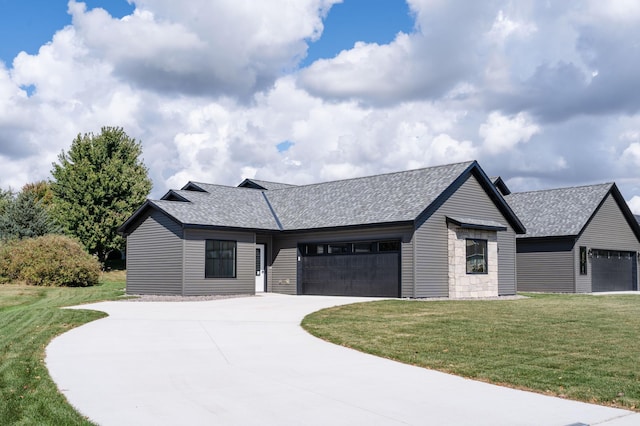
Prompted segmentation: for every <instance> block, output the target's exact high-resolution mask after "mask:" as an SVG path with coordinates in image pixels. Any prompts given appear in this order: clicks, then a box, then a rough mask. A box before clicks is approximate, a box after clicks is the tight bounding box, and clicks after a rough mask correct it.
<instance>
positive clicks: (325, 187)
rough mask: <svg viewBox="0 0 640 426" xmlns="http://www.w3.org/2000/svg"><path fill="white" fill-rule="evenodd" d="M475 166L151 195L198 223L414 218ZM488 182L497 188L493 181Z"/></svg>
mask: <svg viewBox="0 0 640 426" xmlns="http://www.w3.org/2000/svg"><path fill="white" fill-rule="evenodd" d="M472 170H477V171H478V173H479V175H483V176H484V173H483V172H482V171H481V169H480V167H479V166H478V164H477V163H476V162H475V161H469V162H464V163H457V164H450V165H445V166H437V167H430V168H425V169H418V170H410V171H404V172H397V173H389V174H383V175H376V176H369V177H362V178H355V179H347V180H339V181H332V182H325V183H318V184H312V185H304V186H293V185H291V186H287V185H286V184H284V185H283V186H282V187H281V188H280V189H269V190H257V189H251V188H244V187H230V186H223V185H213V184H207V183H199V182H189V183H188V184H187V185H185V186H184V187H183V190H179V191H171V194H173V195H172V198H173V199H186V200H188V201H189V202H184V201H170V199H171V198H170V199H168V200H158V201H151V200H150V201H148V205H150V206H152V207H155V208H158V209H160V210H162V211H164V212H165V213H166V214H168V215H170V216H171V217H173V218H174V219H175V220H176V221H178V222H180V223H182V224H184V225H193V226H216V227H234V228H246V229H264V230H304V229H317V228H333V227H345V226H357V225H373V224H384V223H398V222H411V221H414V220H415V219H416V218H417V217H418V216H419V215H420V214H421V213H422V212H423V211H424V210H425V209H427V208H428V207H430V206H431V205H432V203H434V201H435V200H436V199H438V197H440V196H441V195H443V193H444V192H445V191H446V190H447V189H448V188H449V187H451V186H452V185H453V184H454V182H456V180H457V179H458V178H460V177H461V176H462V175H464V174H465V173H467V172H470V171H472ZM254 182H257V183H259V184H262V183H267V182H265V181H255V180H254ZM487 186H488V187H489V188H490V190H493V187H492V186H491V185H490V183H489V182H488V181H487ZM184 188H188V189H189V190H185V189H184ZM201 191H204V192H201ZM495 195H496V196H497V197H499V195H498V193H497V192H495ZM496 202H497V203H498V204H500V203H501V206H502V207H501V208H502V209H503V210H504V211H505V215H506V217H508V219H507V220H509V221H510V222H513V223H514V224H515V227H516V228H517V229H520V228H521V227H522V225H521V224H520V222H519V221H518V218H516V217H515V216H514V215H513V214H512V212H511V210H510V209H509V207H508V206H507V204H506V203H505V202H504V201H503V200H501V199H497V200H496ZM136 214H137V213H136ZM134 216H135V214H134ZM130 223H133V221H132V220H131V219H130V220H128V221H127V223H125V224H124V225H123V226H122V227H121V230H122V232H125V230H126V229H127V228H128V226H129V224H130ZM519 232H522V231H519Z"/></svg>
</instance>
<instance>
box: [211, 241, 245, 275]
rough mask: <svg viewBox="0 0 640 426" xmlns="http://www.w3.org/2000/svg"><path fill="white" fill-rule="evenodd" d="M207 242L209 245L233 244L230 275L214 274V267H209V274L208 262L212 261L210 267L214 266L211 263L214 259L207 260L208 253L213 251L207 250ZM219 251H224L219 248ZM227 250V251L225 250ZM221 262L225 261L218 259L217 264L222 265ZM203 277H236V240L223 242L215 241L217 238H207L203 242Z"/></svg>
mask: <svg viewBox="0 0 640 426" xmlns="http://www.w3.org/2000/svg"><path fill="white" fill-rule="evenodd" d="M209 242H211V243H214V244H215V243H216V242H217V243H233V257H232V263H233V270H232V274H231V275H227V274H214V272H215V271H214V270H213V269H214V267H213V266H212V267H211V272H209V269H210V268H208V267H207V265H208V263H209V261H210V260H211V261H212V265H214V264H215V263H214V262H213V261H214V260H215V258H213V257H212V258H209V252H210V251H215V248H214V249H209ZM219 250H221V251H222V250H224V249H222V248H219ZM227 250H228V249H227ZM223 260H227V259H225V258H220V260H219V262H220V263H222V261H223ZM204 277H205V279H235V278H237V277H238V241H236V240H223V239H217V238H208V239H206V240H205V243H204Z"/></svg>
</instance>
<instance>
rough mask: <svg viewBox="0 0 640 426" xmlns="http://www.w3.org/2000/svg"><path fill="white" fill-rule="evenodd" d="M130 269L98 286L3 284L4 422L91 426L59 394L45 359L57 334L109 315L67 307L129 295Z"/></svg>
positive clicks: (0, 405) (0, 382) (0, 385)
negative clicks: (126, 288)
mask: <svg viewBox="0 0 640 426" xmlns="http://www.w3.org/2000/svg"><path fill="white" fill-rule="evenodd" d="M124 282H125V278H124V271H114V272H110V273H108V274H104V276H103V279H102V281H101V284H100V285H99V286H94V287H76V288H64V287H33V286H25V285H19V284H4V285H0V401H1V402H0V424H2V425H36V424H37V425H88V424H91V423H90V422H89V421H87V420H86V419H85V418H83V417H82V415H80V414H78V412H76V411H75V410H74V409H73V408H72V407H71V406H70V405H69V404H68V403H67V401H66V399H65V398H64V396H63V395H62V394H60V393H59V392H58V389H57V388H56V385H55V384H54V383H53V381H52V380H51V378H50V377H49V373H48V371H47V368H46V366H45V363H44V351H45V347H46V346H47V344H48V343H49V342H50V341H51V339H53V338H54V337H55V336H57V335H59V334H61V333H63V332H65V331H67V330H69V329H71V328H74V327H77V326H79V325H82V324H85V323H87V322H89V321H93V320H95V319H98V318H102V317H103V316H105V314H103V313H100V312H96V311H88V310H71V309H59V308H60V307H64V306H71V305H78V304H82V303H90V302H97V301H101V300H108V299H115V298H118V297H120V296H122V295H123V289H124V285H125V284H124Z"/></svg>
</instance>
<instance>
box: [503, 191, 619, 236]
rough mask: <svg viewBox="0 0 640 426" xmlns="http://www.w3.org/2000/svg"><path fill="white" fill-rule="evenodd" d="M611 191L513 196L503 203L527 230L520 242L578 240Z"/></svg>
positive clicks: (530, 193) (550, 192) (559, 192)
mask: <svg viewBox="0 0 640 426" xmlns="http://www.w3.org/2000/svg"><path fill="white" fill-rule="evenodd" d="M613 188H615V184H613V183H604V184H599V185H588V186H579V187H570V188H558V189H550V190H543V191H532V192H517V193H512V194H510V195H507V196H506V197H505V199H506V200H507V203H509V205H510V206H511V208H512V209H513V211H514V212H515V214H516V215H517V216H518V217H519V218H520V219H521V220H522V222H523V223H524V224H525V226H526V228H527V233H526V234H525V235H522V236H521V237H522V238H541V237H564V236H578V235H580V234H581V233H582V231H583V230H584V228H585V227H586V225H587V224H588V222H589V221H590V220H591V218H592V217H593V215H594V214H595V213H596V211H597V210H598V208H599V207H600V206H601V205H602V203H603V202H604V200H605V198H606V196H607V195H608V194H609V193H610V192H612V189H613ZM616 191H617V188H616ZM618 193H619V192H618ZM618 204H620V203H619V202H618ZM625 207H626V203H625ZM627 209H628V207H627Z"/></svg>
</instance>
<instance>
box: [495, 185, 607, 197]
mask: <svg viewBox="0 0 640 426" xmlns="http://www.w3.org/2000/svg"><path fill="white" fill-rule="evenodd" d="M614 184H615V182H604V183H595V184H591V185H575V186H565V187H562V188H549V189H536V190H534V191H520V192H512V193H511V194H509V195H507V197H510V196H512V195H519V194H534V193H539V192H556V191H565V190H567V189H582V188H594V187H596V186H609V187H612V186H613V185H614Z"/></svg>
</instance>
